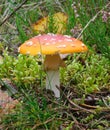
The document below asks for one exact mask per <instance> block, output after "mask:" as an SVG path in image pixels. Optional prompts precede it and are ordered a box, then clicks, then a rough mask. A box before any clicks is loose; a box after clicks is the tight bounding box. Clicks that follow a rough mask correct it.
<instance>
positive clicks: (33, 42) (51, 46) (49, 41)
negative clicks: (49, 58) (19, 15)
mask: <svg viewBox="0 0 110 130" xmlns="http://www.w3.org/2000/svg"><path fill="white" fill-rule="evenodd" d="M87 50H88V49H87V47H86V46H85V45H84V43H82V42H81V41H79V40H78V39H75V38H73V37H71V36H68V35H61V34H51V33H50V34H43V35H38V36H35V37H33V38H31V39H30V40H28V41H26V42H25V43H24V44H22V45H21V46H20V47H19V52H20V53H21V54H30V55H37V54H45V55H53V54H66V53H75V52H84V51H87Z"/></svg>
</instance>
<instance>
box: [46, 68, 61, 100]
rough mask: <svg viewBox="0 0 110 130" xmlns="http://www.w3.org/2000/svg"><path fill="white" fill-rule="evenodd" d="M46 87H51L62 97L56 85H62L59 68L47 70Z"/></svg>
mask: <svg viewBox="0 0 110 130" xmlns="http://www.w3.org/2000/svg"><path fill="white" fill-rule="evenodd" d="M46 73H47V76H46V89H50V90H52V91H53V92H54V94H55V97H57V98H59V97H60V91H59V89H58V88H57V87H56V86H58V87H60V78H59V77H60V76H59V70H48V71H46Z"/></svg>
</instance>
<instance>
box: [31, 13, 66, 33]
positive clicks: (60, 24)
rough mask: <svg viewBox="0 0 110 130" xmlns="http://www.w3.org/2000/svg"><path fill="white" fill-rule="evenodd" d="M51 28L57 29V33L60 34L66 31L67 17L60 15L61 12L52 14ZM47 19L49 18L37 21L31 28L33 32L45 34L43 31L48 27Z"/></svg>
mask: <svg viewBox="0 0 110 130" xmlns="http://www.w3.org/2000/svg"><path fill="white" fill-rule="evenodd" d="M52 17H53V20H54V22H53V24H54V25H53V26H54V27H55V28H56V29H57V31H56V32H57V33H60V34H62V33H63V32H64V31H65V29H66V24H67V19H68V17H67V15H66V14H64V13H62V12H58V13H55V14H53V16H52ZM49 19H50V17H49V16H47V17H44V18H42V19H40V20H38V21H37V22H36V23H35V24H33V25H32V28H33V30H34V31H36V32H37V33H45V30H48V26H49Z"/></svg>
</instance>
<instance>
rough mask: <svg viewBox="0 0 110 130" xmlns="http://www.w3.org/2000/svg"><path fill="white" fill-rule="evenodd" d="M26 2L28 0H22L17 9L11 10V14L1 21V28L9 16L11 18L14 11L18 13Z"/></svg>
mask: <svg viewBox="0 0 110 130" xmlns="http://www.w3.org/2000/svg"><path fill="white" fill-rule="evenodd" d="M27 1H28V0H24V1H23V2H22V3H21V4H20V5H19V6H18V7H17V8H15V9H14V10H13V12H12V13H11V14H10V15H8V16H7V17H6V18H5V19H4V20H3V21H2V23H0V26H2V25H3V24H4V23H5V22H6V21H7V20H8V19H9V18H10V17H11V16H13V14H14V13H15V12H16V11H18V10H19V9H20V8H21V7H22V6H23V5H24V4H25V3H26V2H27Z"/></svg>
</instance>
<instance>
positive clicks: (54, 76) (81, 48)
mask: <svg viewBox="0 0 110 130" xmlns="http://www.w3.org/2000/svg"><path fill="white" fill-rule="evenodd" d="M87 50H88V49H87V47H86V46H85V45H84V43H82V42H81V41H79V40H77V39H75V38H73V37H71V36H68V35H61V34H52V33H48V34H43V35H38V36H35V37H33V38H31V39H30V40H28V41H26V42H25V43H24V44H22V45H21V46H20V47H19V52H20V53H21V54H30V55H33V56H34V55H38V54H41V55H46V56H45V60H44V63H43V64H44V70H45V71H46V89H50V90H52V91H53V92H54V94H55V97H57V98H59V97H60V91H59V89H58V87H60V77H59V76H60V75H59V68H60V67H65V66H66V65H65V62H64V61H63V59H62V58H61V56H60V55H62V54H68V53H75V52H85V51H87ZM57 86H58V87H57Z"/></svg>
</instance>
